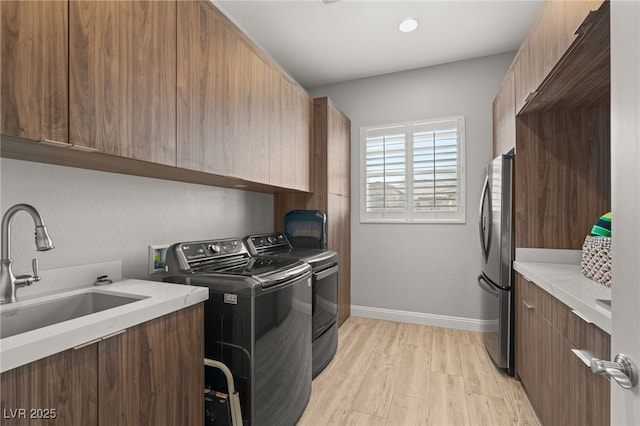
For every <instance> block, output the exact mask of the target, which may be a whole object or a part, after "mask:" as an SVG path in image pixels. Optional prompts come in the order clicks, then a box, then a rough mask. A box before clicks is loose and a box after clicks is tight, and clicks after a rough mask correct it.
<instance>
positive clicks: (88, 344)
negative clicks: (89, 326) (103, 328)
mask: <svg viewBox="0 0 640 426" xmlns="http://www.w3.org/2000/svg"><path fill="white" fill-rule="evenodd" d="M126 331H127V329H126V328H125V329H124V330H120V331H116V332H115V333H111V334H107V335H106V336H102V337H98V338H97V339H93V340H89V341H88V342H85V343H81V344H79V345H78V346H74V347H73V349H74V350H76V351H77V350H79V349H82V348H85V347H87V346H91V345H93V344H94V343H98V342H100V341H102V340H107V339H109V338H111V337H114V336H117V335H118V334H122V333H124V332H126Z"/></svg>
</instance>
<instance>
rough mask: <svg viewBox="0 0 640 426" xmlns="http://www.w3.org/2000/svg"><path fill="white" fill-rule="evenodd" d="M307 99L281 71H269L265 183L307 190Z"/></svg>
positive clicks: (308, 147) (308, 118) (309, 101)
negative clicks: (268, 136)
mask: <svg viewBox="0 0 640 426" xmlns="http://www.w3.org/2000/svg"><path fill="white" fill-rule="evenodd" d="M310 109H311V99H310V98H309V95H307V94H306V93H303V92H301V91H300V90H298V89H297V88H296V87H294V86H293V85H292V84H291V83H290V82H289V80H288V79H287V78H286V77H284V76H283V75H282V73H280V72H278V71H275V70H272V72H271V114H270V117H271V119H270V127H269V132H270V141H269V143H270V144H269V147H270V150H269V161H270V175H269V182H270V183H271V184H272V185H275V186H280V187H284V188H292V189H298V190H301V191H308V190H309V181H310V173H311V172H310V163H309V161H310V157H309V156H310V152H309V150H310V141H311V131H310V130H311V125H310V118H311V112H310Z"/></svg>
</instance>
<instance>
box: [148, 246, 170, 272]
mask: <svg viewBox="0 0 640 426" xmlns="http://www.w3.org/2000/svg"><path fill="white" fill-rule="evenodd" d="M168 248H169V245H168V244H159V245H153V246H149V275H157V274H161V273H162V272H163V271H164V265H165V262H166V260H167V249H168Z"/></svg>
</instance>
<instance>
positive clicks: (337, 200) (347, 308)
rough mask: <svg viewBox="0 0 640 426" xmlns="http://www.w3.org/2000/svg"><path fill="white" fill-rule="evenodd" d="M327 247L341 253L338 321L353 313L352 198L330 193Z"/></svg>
mask: <svg viewBox="0 0 640 426" xmlns="http://www.w3.org/2000/svg"><path fill="white" fill-rule="evenodd" d="M327 227H328V235H327V239H328V241H327V248H329V249H330V250H335V251H337V252H338V254H339V255H340V264H339V267H338V322H339V324H340V325H342V323H344V322H345V321H346V320H347V318H349V316H350V315H351V205H350V198H349V197H343V196H341V195H336V194H332V193H329V194H328V200H327Z"/></svg>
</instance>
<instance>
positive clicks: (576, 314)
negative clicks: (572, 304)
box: [571, 309, 593, 324]
mask: <svg viewBox="0 0 640 426" xmlns="http://www.w3.org/2000/svg"><path fill="white" fill-rule="evenodd" d="M571 312H572V313H573V314H574V315H575V316H577V317H578V318H580V319H581V320H582V321H584V322H586V323H587V324H593V321H591V320H590V319H589V318H588V317H586V316H585V315H584V314H581V313H580V312H578V311H576V310H575V309H573V310H572V311H571Z"/></svg>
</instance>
